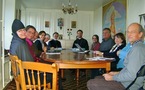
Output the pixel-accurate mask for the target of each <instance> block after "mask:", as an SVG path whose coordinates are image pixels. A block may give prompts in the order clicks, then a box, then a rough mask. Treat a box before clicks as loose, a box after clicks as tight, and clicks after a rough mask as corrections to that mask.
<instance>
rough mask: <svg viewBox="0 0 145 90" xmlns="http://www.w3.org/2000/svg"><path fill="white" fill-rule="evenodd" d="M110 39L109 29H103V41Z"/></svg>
mask: <svg viewBox="0 0 145 90" xmlns="http://www.w3.org/2000/svg"><path fill="white" fill-rule="evenodd" d="M110 37H111V30H110V29H109V28H104V29H103V39H105V40H107V39H109V38H110Z"/></svg>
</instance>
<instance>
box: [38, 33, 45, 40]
mask: <svg viewBox="0 0 145 90" xmlns="http://www.w3.org/2000/svg"><path fill="white" fill-rule="evenodd" d="M38 35H39V38H40V39H41V40H42V41H43V40H44V39H45V35H46V32H45V31H40V32H39V34H38Z"/></svg>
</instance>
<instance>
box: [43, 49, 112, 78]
mask: <svg viewBox="0 0 145 90" xmlns="http://www.w3.org/2000/svg"><path fill="white" fill-rule="evenodd" d="M90 57H93V54H92V53H91V52H90V53H89V54H84V53H73V52H72V51H71V50H62V51H61V54H47V55H46V59H45V60H46V61H49V62H55V63H57V65H58V68H59V69H61V70H63V69H77V77H76V78H77V80H78V79H79V69H91V68H105V69H106V71H107V72H109V71H110V63H111V62H112V60H105V61H99V60H98V61H90V60H88V59H86V58H90ZM61 76H62V77H63V76H64V75H63V72H61Z"/></svg>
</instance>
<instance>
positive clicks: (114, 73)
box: [108, 72, 119, 76]
mask: <svg viewBox="0 0 145 90" xmlns="http://www.w3.org/2000/svg"><path fill="white" fill-rule="evenodd" d="M118 73H119V72H109V73H108V74H110V75H112V76H114V75H116V74H118Z"/></svg>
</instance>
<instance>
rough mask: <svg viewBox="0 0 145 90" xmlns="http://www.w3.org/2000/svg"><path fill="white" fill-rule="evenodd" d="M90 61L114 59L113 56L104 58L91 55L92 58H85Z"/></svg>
mask: <svg viewBox="0 0 145 90" xmlns="http://www.w3.org/2000/svg"><path fill="white" fill-rule="evenodd" d="M87 59H89V60H90V61H98V60H99V61H105V60H115V58H105V57H92V58H87Z"/></svg>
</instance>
